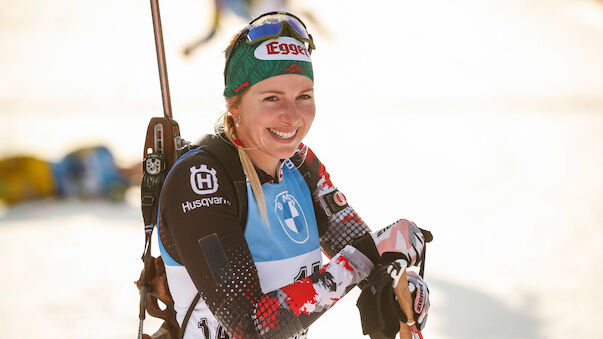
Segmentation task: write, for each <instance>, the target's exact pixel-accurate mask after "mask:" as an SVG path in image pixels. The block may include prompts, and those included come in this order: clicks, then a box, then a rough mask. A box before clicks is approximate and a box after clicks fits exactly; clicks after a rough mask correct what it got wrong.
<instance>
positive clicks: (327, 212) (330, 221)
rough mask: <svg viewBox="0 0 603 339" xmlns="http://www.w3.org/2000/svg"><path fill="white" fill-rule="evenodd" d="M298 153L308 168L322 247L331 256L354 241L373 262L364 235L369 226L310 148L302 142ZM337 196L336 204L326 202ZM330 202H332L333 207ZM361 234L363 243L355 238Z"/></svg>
mask: <svg viewBox="0 0 603 339" xmlns="http://www.w3.org/2000/svg"><path fill="white" fill-rule="evenodd" d="M299 153H300V155H301V156H302V158H303V159H304V162H305V163H306V164H307V166H308V167H309V170H310V180H309V183H308V184H309V186H310V189H311V191H312V198H313V199H314V206H315V210H316V217H317V218H316V219H317V222H318V224H319V225H318V227H319V230H320V234H321V236H320V243H321V247H322V249H323V251H324V252H325V253H326V255H327V256H328V257H329V258H331V257H333V256H334V255H336V254H337V253H338V252H339V251H341V249H343V248H344V247H345V246H347V245H354V247H356V248H357V249H359V250H361V251H362V252H363V253H364V254H365V255H367V256H368V257H369V258H371V260H372V261H373V262H376V261H377V260H378V259H377V258H378V252H377V249H376V248H374V243H373V244H371V243H370V242H368V241H365V240H366V239H367V237H366V235H368V234H370V233H371V229H370V228H369V227H368V226H367V225H366V224H365V223H364V221H362V219H361V218H360V217H359V216H358V214H357V213H356V211H355V210H354V209H353V208H352V207H351V206H350V205H349V204H348V203H347V201H346V199H345V196H344V195H343V193H341V192H339V191H338V190H337V188H336V187H335V186H334V185H333V183H332V182H331V176H330V175H329V173H328V172H327V170H326V168H325V166H324V165H323V164H322V163H321V162H320V160H319V159H318V158H317V157H316V155H315V154H314V152H312V150H311V149H310V148H309V147H307V146H305V145H303V144H302V145H301V146H300V150H299ZM333 199H337V200H338V204H335V205H334V204H332V203H329V201H331V200H333ZM330 206H335V207H336V208H335V209H333V208H331V207H330ZM360 238H362V239H363V240H364V241H362V243H363V245H362V246H359V244H358V243H356V242H355V240H357V239H360ZM375 254H376V256H375Z"/></svg>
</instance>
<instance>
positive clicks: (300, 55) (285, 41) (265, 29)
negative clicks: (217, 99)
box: [224, 12, 314, 99]
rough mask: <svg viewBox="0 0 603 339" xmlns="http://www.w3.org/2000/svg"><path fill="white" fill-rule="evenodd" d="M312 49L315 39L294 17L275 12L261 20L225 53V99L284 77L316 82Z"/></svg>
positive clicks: (258, 19) (243, 33)
mask: <svg viewBox="0 0 603 339" xmlns="http://www.w3.org/2000/svg"><path fill="white" fill-rule="evenodd" d="M243 40H245V43H243ZM306 43H307V44H308V47H306ZM313 48H314V43H313V41H312V36H311V35H309V34H308V33H307V32H306V30H305V26H304V25H303V23H302V22H301V20H299V19H298V18H297V17H295V16H293V15H292V14H289V13H286V12H272V13H267V14H264V15H262V16H260V17H258V18H257V19H255V20H254V21H252V22H251V23H250V24H249V26H247V28H246V29H245V30H244V31H243V32H242V33H241V34H240V35H239V37H237V39H236V41H235V43H234V45H233V47H232V49H230V50H229V51H227V53H226V65H225V67H224V82H225V87H224V97H225V98H226V99H229V98H231V97H233V96H235V95H238V94H241V93H243V92H244V91H245V90H246V89H247V88H249V87H251V86H253V85H254V84H256V83H258V82H260V81H262V80H265V79H268V78H271V77H274V76H277V75H282V74H299V75H303V76H306V77H308V78H310V80H312V81H314V73H313V71H312V60H311V59H310V52H311V51H312V49H313ZM233 51H234V52H233Z"/></svg>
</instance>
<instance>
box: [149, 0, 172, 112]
mask: <svg viewBox="0 0 603 339" xmlns="http://www.w3.org/2000/svg"><path fill="white" fill-rule="evenodd" d="M151 12H152V15H153V31H154V32H155V50H156V52H157V66H158V67H159V82H160V85H161V99H162V102H163V115H164V116H165V117H166V118H170V119H171V118H172V102H171V99H170V85H169V82H168V74H167V65H166V63H165V49H164V47H163V30H162V29H161V15H160V14H159V0H151Z"/></svg>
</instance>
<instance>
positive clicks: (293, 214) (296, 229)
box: [274, 191, 310, 244]
mask: <svg viewBox="0 0 603 339" xmlns="http://www.w3.org/2000/svg"><path fill="white" fill-rule="evenodd" d="M274 205H275V206H274V210H275V212H276V215H277V216H278V220H279V222H280V224H281V227H282V228H283V230H284V231H285V234H287V236H288V237H289V239H291V240H292V241H293V242H295V243H298V244H303V243H305V242H306V241H308V238H310V232H309V230H308V222H307V220H306V215H305V214H304V211H303V209H302V207H301V205H300V204H299V203H298V202H297V200H295V197H294V196H293V195H291V194H289V192H287V191H285V192H283V193H281V194H279V195H277V196H276V199H275V202H274Z"/></svg>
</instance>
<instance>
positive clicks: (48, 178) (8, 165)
mask: <svg viewBox="0 0 603 339" xmlns="http://www.w3.org/2000/svg"><path fill="white" fill-rule="evenodd" d="M54 195H55V184H54V179H53V174H52V165H51V164H50V163H48V162H47V161H44V160H40V159H37V158H34V157H30V156H15V157H10V158H5V159H0V200H3V201H4V202H6V203H8V204H13V203H17V202H20V201H25V200H30V199H36V198H44V197H49V196H54Z"/></svg>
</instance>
